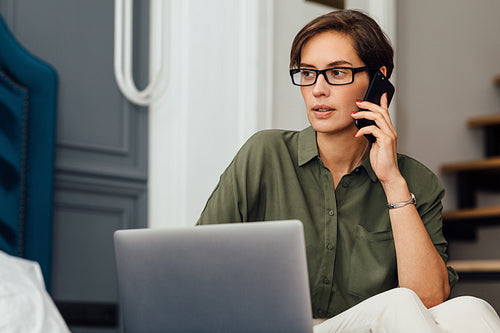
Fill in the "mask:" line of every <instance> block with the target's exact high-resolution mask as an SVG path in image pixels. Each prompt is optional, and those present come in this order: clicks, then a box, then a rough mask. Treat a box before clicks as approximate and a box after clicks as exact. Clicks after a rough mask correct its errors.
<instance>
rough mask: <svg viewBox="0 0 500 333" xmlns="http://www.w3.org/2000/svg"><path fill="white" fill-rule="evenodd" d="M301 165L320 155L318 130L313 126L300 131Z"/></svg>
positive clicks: (299, 150) (299, 149)
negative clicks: (317, 141) (317, 137)
mask: <svg viewBox="0 0 500 333" xmlns="http://www.w3.org/2000/svg"><path fill="white" fill-rule="evenodd" d="M298 153H299V160H298V162H299V166H303V165H304V164H306V163H307V162H309V161H310V160H312V159H313V158H315V157H317V156H319V153H318V144H317V143H316V131H315V130H314V128H313V127H312V126H309V127H307V128H305V129H303V130H302V131H301V132H300V133H299V148H298Z"/></svg>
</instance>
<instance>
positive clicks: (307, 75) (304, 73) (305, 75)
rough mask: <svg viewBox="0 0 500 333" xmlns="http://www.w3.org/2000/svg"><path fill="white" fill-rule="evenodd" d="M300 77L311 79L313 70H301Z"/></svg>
mask: <svg viewBox="0 0 500 333" xmlns="http://www.w3.org/2000/svg"><path fill="white" fill-rule="evenodd" d="M301 73H302V77H303V78H305V79H312V78H314V75H315V72H313V71H308V70H302V71H301Z"/></svg>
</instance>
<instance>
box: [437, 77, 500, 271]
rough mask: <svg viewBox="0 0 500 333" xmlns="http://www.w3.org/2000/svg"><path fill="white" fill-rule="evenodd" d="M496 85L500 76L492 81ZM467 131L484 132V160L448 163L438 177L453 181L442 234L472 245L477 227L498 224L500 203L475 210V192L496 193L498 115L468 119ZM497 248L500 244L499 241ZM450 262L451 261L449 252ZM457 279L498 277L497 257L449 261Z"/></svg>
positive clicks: (499, 142) (499, 157)
mask: <svg viewBox="0 0 500 333" xmlns="http://www.w3.org/2000/svg"><path fill="white" fill-rule="evenodd" d="M494 82H495V84H496V85H497V86H500V76H498V77H496V78H495V80H494ZM467 125H468V127H469V128H471V129H479V130H482V131H484V156H485V158H482V159H479V160H474V161H465V162H458V163H449V164H445V165H443V166H441V172H442V174H453V175H455V176H456V181H457V207H458V209H457V210H454V211H448V212H444V213H443V221H444V234H445V236H446V237H447V238H448V239H450V240H453V239H455V240H456V239H459V240H466V241H471V242H474V241H476V240H477V231H478V228H481V227H483V226H490V225H500V204H499V205H498V206H490V207H478V202H477V193H478V192H479V191H487V192H495V193H500V114H497V115H490V116H483V117H476V118H471V119H469V120H468V122H467ZM499 246H500V242H499ZM450 259H453V253H451V256H450ZM448 265H450V266H452V267H453V268H455V270H456V271H457V272H458V274H459V275H460V277H461V278H463V277H472V278H476V277H486V278H494V279H498V278H500V258H498V259H494V260H483V259H475V260H450V261H449V262H448Z"/></svg>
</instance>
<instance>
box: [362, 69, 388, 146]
mask: <svg viewBox="0 0 500 333" xmlns="http://www.w3.org/2000/svg"><path fill="white" fill-rule="evenodd" d="M394 91H395V88H394V86H393V85H392V83H391V82H389V79H388V78H386V77H385V75H384V74H382V72H381V71H377V72H376V73H375V75H374V76H373V78H372V79H371V81H370V85H369V86H368V90H367V91H366V95H365V98H364V99H363V100H364V101H368V102H371V103H374V104H377V105H380V98H381V97H382V95H383V94H385V93H387V106H389V104H390V103H391V100H392V96H393V95H394ZM360 111H368V110H365V109H361V110H360ZM355 124H356V127H357V128H358V129H361V128H363V127H365V126H370V125H375V122H374V121H373V120H368V119H365V118H361V119H356V120H355ZM365 137H366V138H367V139H368V141H370V142H371V143H374V142H375V141H376V138H375V137H374V136H373V135H372V134H366V135H365Z"/></svg>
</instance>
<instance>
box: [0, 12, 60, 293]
mask: <svg viewBox="0 0 500 333" xmlns="http://www.w3.org/2000/svg"><path fill="white" fill-rule="evenodd" d="M56 103H57V74H56V71H55V70H54V69H53V68H52V67H51V66H50V65H48V64H47V63H45V62H43V61H41V60H39V59H37V58H36V57H34V56H33V55H31V54H30V53H28V52H27V51H26V50H24V48H23V47H22V46H20V45H19V43H18V42H17V41H16V40H15V38H14V37H13V36H12V34H11V33H10V32H9V30H8V28H7V26H6V25H5V23H4V21H3V19H2V17H1V16H0V250H2V251H4V252H6V253H9V254H12V255H15V256H19V257H23V258H26V259H30V260H34V261H37V262H38V263H39V264H40V266H41V268H42V273H43V275H44V279H45V283H46V286H47V288H49V287H50V284H49V282H50V272H51V259H52V251H51V250H52V232H53V228H52V216H53V193H54V156H55V133H56V132H55V126H56V107H57V105H56Z"/></svg>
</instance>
